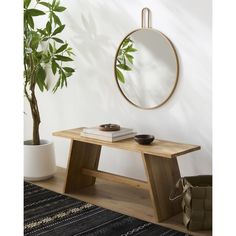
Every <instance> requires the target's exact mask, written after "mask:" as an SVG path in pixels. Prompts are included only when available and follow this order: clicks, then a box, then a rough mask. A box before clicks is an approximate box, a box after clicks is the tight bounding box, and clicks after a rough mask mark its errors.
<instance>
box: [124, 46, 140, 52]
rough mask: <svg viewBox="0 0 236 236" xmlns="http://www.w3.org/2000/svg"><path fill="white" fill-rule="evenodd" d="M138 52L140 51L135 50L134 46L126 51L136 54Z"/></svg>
mask: <svg viewBox="0 0 236 236" xmlns="http://www.w3.org/2000/svg"><path fill="white" fill-rule="evenodd" d="M136 51H138V50H137V49H136V48H133V47H132V46H131V47H128V48H127V49H126V52H136Z"/></svg>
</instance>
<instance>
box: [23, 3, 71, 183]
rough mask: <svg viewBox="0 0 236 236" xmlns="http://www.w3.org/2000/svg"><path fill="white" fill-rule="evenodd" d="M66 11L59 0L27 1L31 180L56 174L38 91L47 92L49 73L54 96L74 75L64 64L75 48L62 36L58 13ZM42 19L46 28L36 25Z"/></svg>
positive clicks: (26, 155)
mask: <svg viewBox="0 0 236 236" xmlns="http://www.w3.org/2000/svg"><path fill="white" fill-rule="evenodd" d="M65 10H66V8H65V7H64V6H61V4H60V1H59V0H52V1H50V2H44V1H41V0H24V94H25V97H26V99H27V100H28V102H29V105H30V109H31V115H32V119H33V137H32V140H26V141H24V177H25V179H28V180H43V179H47V178H49V177H51V176H53V174H54V173H55V157H54V147H53V143H52V142H49V141H47V140H43V139H40V134H39V125H40V122H41V120H40V113H39V106H38V102H37V98H36V93H37V92H38V91H37V90H38V89H39V90H40V91H41V92H44V91H45V90H48V87H47V82H46V75H47V72H49V70H51V71H52V73H53V75H54V76H55V81H56V82H55V84H54V85H53V88H52V91H53V92H54V93H55V92H56V91H57V89H58V88H63V87H64V86H67V78H68V77H70V76H71V75H72V73H73V72H74V69H73V68H71V67H68V66H66V65H65V63H67V62H70V61H73V59H72V58H71V56H72V55H74V54H73V52H72V48H71V47H69V45H68V44H67V43H66V42H65V41H64V40H62V39H61V38H60V37H59V34H60V33H61V32H62V31H63V30H64V28H65V25H64V24H62V23H61V20H60V18H59V16H58V14H59V13H61V12H63V11H65ZM39 16H40V17H43V18H44V19H45V26H44V27H40V28H38V27H36V25H35V18H36V17H39Z"/></svg>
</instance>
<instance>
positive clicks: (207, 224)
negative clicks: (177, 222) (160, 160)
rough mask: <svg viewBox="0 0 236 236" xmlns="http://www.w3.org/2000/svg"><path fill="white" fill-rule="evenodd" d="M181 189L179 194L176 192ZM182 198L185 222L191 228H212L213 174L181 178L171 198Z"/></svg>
mask: <svg viewBox="0 0 236 236" xmlns="http://www.w3.org/2000/svg"><path fill="white" fill-rule="evenodd" d="M178 191H181V192H180V194H179V195H178V196H176V193H177V192H178ZM179 198H182V209H183V223H184V225H185V226H186V228H187V229H189V230H209V229H211V228H212V176H211V175H199V176H191V177H184V178H181V179H179V181H178V182H177V183H176V187H175V189H174V190H173V192H172V193H171V194H170V200H172V201H174V200H176V199H179Z"/></svg>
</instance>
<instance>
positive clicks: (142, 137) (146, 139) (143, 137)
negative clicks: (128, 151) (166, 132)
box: [134, 134, 155, 145]
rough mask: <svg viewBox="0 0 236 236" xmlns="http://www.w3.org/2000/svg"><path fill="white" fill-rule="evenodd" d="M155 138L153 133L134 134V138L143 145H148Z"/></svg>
mask: <svg viewBox="0 0 236 236" xmlns="http://www.w3.org/2000/svg"><path fill="white" fill-rule="evenodd" d="M154 139H155V137H154V136H153V135H149V134H139V135H135V136H134V140H135V141H136V142H137V143H139V144H141V145H148V144H150V143H152V141H153V140H154Z"/></svg>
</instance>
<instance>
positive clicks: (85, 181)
mask: <svg viewBox="0 0 236 236" xmlns="http://www.w3.org/2000/svg"><path fill="white" fill-rule="evenodd" d="M100 152H101V146H100V145H96V144H91V143H84V142H80V141H76V140H73V141H72V144H71V151H70V156H69V160H68V165H67V166H68V167H67V178H66V182H65V190H64V191H65V193H73V192H76V191H78V190H79V189H81V188H84V187H87V186H90V185H93V184H94V183H95V179H96V178H95V177H92V176H85V175H83V174H82V173H81V171H80V170H81V169H82V168H83V167H86V168H89V169H95V170H96V169H97V167H98V162H99V158H100Z"/></svg>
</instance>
